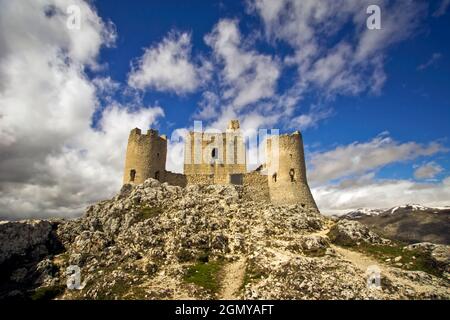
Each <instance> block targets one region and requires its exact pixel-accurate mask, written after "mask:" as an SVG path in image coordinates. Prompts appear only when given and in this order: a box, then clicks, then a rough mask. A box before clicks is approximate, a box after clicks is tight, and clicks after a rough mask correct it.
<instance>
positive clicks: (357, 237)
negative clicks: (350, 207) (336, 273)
mask: <svg viewBox="0 0 450 320" xmlns="http://www.w3.org/2000/svg"><path fill="white" fill-rule="evenodd" d="M328 236H329V238H330V239H331V241H332V242H334V243H336V244H340V245H346V246H352V245H357V244H359V243H364V242H365V243H369V244H389V243H390V241H389V240H388V239H383V238H381V237H380V236H379V235H378V234H376V233H375V232H372V231H371V230H370V229H369V228H368V227H366V226H365V225H363V224H362V223H360V222H358V221H354V220H346V219H344V220H339V221H338V223H336V224H335V225H334V226H333V227H332V228H331V230H330V232H329V234H328Z"/></svg>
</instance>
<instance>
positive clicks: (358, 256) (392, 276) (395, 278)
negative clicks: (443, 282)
mask: <svg viewBox="0 0 450 320" xmlns="http://www.w3.org/2000/svg"><path fill="white" fill-rule="evenodd" d="M331 247H332V248H333V249H334V250H335V251H336V252H337V253H338V254H340V255H341V256H343V257H344V259H345V260H347V261H350V262H351V263H352V264H353V265H354V266H355V267H357V268H358V269H359V270H361V271H362V272H364V273H365V272H366V270H367V268H368V267H369V266H373V265H376V266H377V267H378V268H380V271H381V278H383V277H386V278H388V279H389V280H390V281H392V282H393V283H397V284H400V285H402V286H405V287H410V288H412V289H413V290H414V291H416V292H420V293H425V292H427V293H430V292H434V291H435V290H436V287H435V286H432V285H426V284H420V283H417V282H415V281H413V280H411V279H408V278H406V277H404V276H400V275H399V274H398V273H394V272H395V270H394V267H390V266H387V265H385V264H383V263H382V262H380V261H378V260H375V259H374V258H371V257H369V256H366V255H364V254H362V253H359V252H356V251H352V250H349V249H345V248H342V247H338V246H335V245H331ZM398 271H400V270H398Z"/></svg>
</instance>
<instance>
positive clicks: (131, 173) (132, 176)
mask: <svg viewBox="0 0 450 320" xmlns="http://www.w3.org/2000/svg"><path fill="white" fill-rule="evenodd" d="M134 179H136V170H134V169H132V170H131V171H130V181H131V182H134Z"/></svg>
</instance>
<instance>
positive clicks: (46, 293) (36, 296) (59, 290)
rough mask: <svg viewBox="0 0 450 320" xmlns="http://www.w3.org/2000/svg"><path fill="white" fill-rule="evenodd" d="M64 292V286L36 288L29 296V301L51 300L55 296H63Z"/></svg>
mask: <svg viewBox="0 0 450 320" xmlns="http://www.w3.org/2000/svg"><path fill="white" fill-rule="evenodd" d="M64 290H65V286H64V285H55V286H50V287H41V288H37V289H36V290H34V292H33V293H32V294H31V300H52V299H54V298H56V297H57V296H59V295H61V294H63V293H64Z"/></svg>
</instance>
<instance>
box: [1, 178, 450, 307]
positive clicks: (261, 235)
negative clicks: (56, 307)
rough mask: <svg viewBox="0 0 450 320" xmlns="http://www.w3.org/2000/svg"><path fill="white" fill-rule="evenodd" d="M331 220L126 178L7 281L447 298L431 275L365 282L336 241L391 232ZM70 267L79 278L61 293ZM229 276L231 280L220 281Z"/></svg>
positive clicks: (284, 295) (94, 288)
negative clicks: (374, 285)
mask: <svg viewBox="0 0 450 320" xmlns="http://www.w3.org/2000/svg"><path fill="white" fill-rule="evenodd" d="M334 224H335V222H334V221H332V220H331V219H328V218H327V217H324V216H322V215H321V214H320V213H318V212H317V211H316V210H314V209H308V208H304V207H302V206H301V205H273V204H271V203H264V202H258V201H252V200H251V199H248V197H246V196H245V194H244V192H243V190H242V188H241V187H240V186H232V185H211V186H199V185H194V186H188V187H186V188H181V187H174V186H171V185H168V184H167V183H163V184H161V183H160V182H158V181H157V180H153V179H149V180H147V181H145V183H143V184H141V185H136V186H132V185H125V186H124V187H123V188H122V190H121V191H120V193H119V194H118V195H117V196H115V197H114V198H113V199H110V200H106V201H102V202H99V203H97V204H95V205H93V206H90V207H89V208H88V209H87V210H86V213H85V215H84V216H82V217H81V218H79V219H76V220H71V221H65V222H63V223H60V224H59V225H58V228H57V230H56V237H57V239H58V240H59V241H61V243H62V245H63V247H64V250H63V252H60V253H57V252H53V253H49V254H48V255H47V256H45V257H43V258H41V260H40V261H39V262H38V263H33V264H24V265H20V266H15V267H14V268H13V269H11V270H10V271H11V272H9V273H8V275H7V276H8V278H9V279H10V280H9V281H10V283H24V281H25V280H26V279H32V281H31V280H30V281H28V282H27V283H29V284H30V285H31V287H28V288H27V289H26V290H28V291H30V290H31V292H33V293H36V292H37V293H40V292H41V291H40V290H43V293H42V292H41V295H40V296H46V297H51V298H55V297H58V298H59V299H80V298H82V299H211V298H220V297H221V296H220V294H223V293H224V292H225V293H227V295H225V296H230V295H232V296H233V297H238V298H245V299H405V298H435V297H437V298H448V297H450V295H448V294H447V293H446V287H445V284H443V283H442V280H441V279H439V278H436V277H433V276H431V275H430V277H431V279H432V281H431V280H429V278H426V277H419V280H418V281H422V280H420V279H427V280H426V281H428V282H427V283H432V284H433V286H436V287H431V288H432V289H427V290H422V289H421V290H415V289H414V288H409V287H406V286H405V285H404V284H402V282H398V283H393V281H391V280H389V281H386V282H385V283H383V288H382V289H381V290H375V291H373V290H370V289H369V288H368V287H367V285H366V276H365V274H364V271H363V272H362V271H361V270H360V269H358V267H356V266H355V265H354V264H352V263H351V262H349V261H348V260H346V259H345V257H343V256H342V255H340V254H339V253H338V252H337V251H336V250H335V249H336V246H335V244H336V243H340V241H343V242H345V243H348V242H349V241H350V242H351V243H357V242H368V243H372V244H373V243H386V242H387V240H385V239H382V238H381V237H379V236H377V235H376V234H374V233H373V232H371V231H370V230H368V229H367V228H364V227H363V226H361V225H359V224H357V225H355V224H353V223H346V222H345V221H341V222H339V223H337V224H336V226H333V227H332V228H331V231H330V232H329V235H330V237H328V236H326V233H327V230H328V229H329V227H330V226H331V225H334ZM330 239H331V240H332V241H333V242H334V243H335V244H332V243H331V242H330ZM238 262H239V263H238ZM74 265H75V266H78V267H79V268H80V270H81V282H82V283H83V284H85V286H82V288H80V290H68V289H65V290H63V291H61V290H60V289H61V288H64V287H65V284H66V281H67V274H66V270H67V269H68V267H69V266H74ZM236 265H238V266H239V270H240V271H241V272H242V274H240V275H239V277H236V279H237V280H236V279H234V278H233V279H230V277H226V276H225V275H223V272H226V270H235V269H236V268H237V267H235V266H236ZM230 266H233V268H232V267H230ZM202 272H204V273H205V274H202V276H197V275H198V274H199V273H202ZM31 275H33V277H31ZM203 275H205V276H203ZM407 276H411V277H412V275H410V274H409V273H408V275H407ZM407 276H404V277H407ZM24 279H25V280H24ZM204 279H209V280H208V282H207V283H205V282H204ZM236 281H242V284H240V285H239V284H237V283H236ZM423 281H425V280H423ZM25 282H26V281H25ZM230 283H231V284H232V288H223V286H226V285H227V284H230ZM429 286H430V285H429ZM236 288H238V289H239V290H238V292H236ZM434 288H439V290H436V292H435V290H433V289H434ZM19 289H20V290H22V292H24V291H26V290H25V289H23V288H19ZM49 292H50V293H49Z"/></svg>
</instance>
